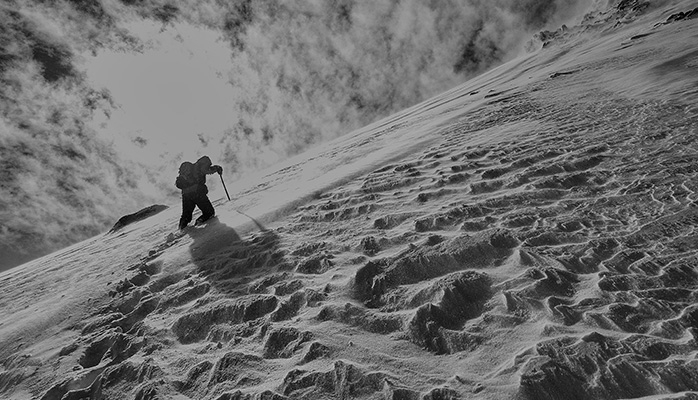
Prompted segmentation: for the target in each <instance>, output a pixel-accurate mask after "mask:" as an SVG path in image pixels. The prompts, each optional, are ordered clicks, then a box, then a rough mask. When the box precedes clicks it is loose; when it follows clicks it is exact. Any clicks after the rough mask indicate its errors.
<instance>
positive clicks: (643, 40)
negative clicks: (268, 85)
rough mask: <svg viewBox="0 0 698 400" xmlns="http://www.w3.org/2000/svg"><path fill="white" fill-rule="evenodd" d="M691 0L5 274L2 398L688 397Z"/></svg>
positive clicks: (594, 19)
mask: <svg viewBox="0 0 698 400" xmlns="http://www.w3.org/2000/svg"><path fill="white" fill-rule="evenodd" d="M696 7H698V4H696V3H695V2H691V1H684V2H675V3H668V2H664V3H661V6H657V5H656V3H652V4H651V5H646V4H645V3H643V2H639V1H624V2H621V3H620V4H619V5H618V6H617V7H615V8H613V9H611V10H609V11H608V12H607V13H598V14H595V15H590V16H589V18H588V19H587V20H586V21H585V23H584V24H583V25H582V26H579V27H573V28H570V29H566V30H560V31H558V32H556V33H549V35H551V36H554V37H555V38H554V40H552V41H551V42H550V43H548V44H547V45H545V46H544V47H543V48H542V49H540V50H538V51H535V52H533V53H530V54H528V55H525V56H522V57H520V58H518V59H515V60H513V61H511V62H509V63H507V64H505V65H503V66H501V67H498V68H496V69H493V70H491V71H489V72H487V73H485V74H483V75H481V76H479V77H478V78H476V79H473V80H470V81H468V82H466V83H465V84H463V85H462V86H459V87H457V88H454V89H453V90H451V91H449V92H446V93H444V94H442V95H440V96H437V97H435V98H432V99H431V100H429V101H426V102H424V103H421V104H419V105H417V106H415V107H412V108H410V109H407V110H405V111H403V112H401V113H399V114H396V115H394V116H392V117H390V118H387V119H385V120H382V121H380V122H378V123H376V124H373V125H371V126H368V127H366V128H364V129H361V130H359V131H356V132H355V133H353V134H350V135H348V136H345V137H343V138H341V139H338V140H335V141H333V142H331V143H328V144H326V145H324V146H322V147H319V148H316V149H314V150H312V151H311V152H308V153H304V154H302V155H300V156H298V157H296V158H294V159H292V160H289V161H288V162H286V163H284V165H281V166H276V167H274V168H273V169H271V170H268V171H265V172H263V173H260V174H259V175H257V176H251V177H248V178H247V179H246V180H245V181H238V182H230V183H228V190H229V191H230V192H231V197H232V200H231V201H229V202H228V201H225V200H227V199H222V198H221V199H219V200H217V201H216V202H214V204H215V206H216V211H217V214H218V218H217V220H215V221H213V222H211V223H209V224H207V225H206V226H202V227H189V228H187V229H186V230H185V231H184V232H182V233H180V232H177V231H176V225H177V221H178V217H179V216H178V214H179V211H180V210H179V209H177V208H170V209H168V210H165V211H163V212H161V213H159V214H157V215H155V216H152V217H150V218H148V219H145V220H143V221H140V222H136V223H133V224H131V225H127V226H125V227H124V228H122V229H121V230H118V231H116V232H114V233H108V234H104V235H100V236H96V237H94V238H92V239H89V240H86V241H84V242H81V243H78V244H76V245H74V246H71V247H70V248H67V249H65V250H62V251H59V252H56V253H54V254H51V255H49V256H46V257H43V258H41V259H38V260H35V261H32V262H30V263H28V264H25V265H22V266H20V267H17V268H15V269H13V270H10V271H8V272H5V273H3V274H1V275H0V310H2V312H1V313H0V397H2V398H9V399H30V398H38V399H46V400H49V399H82V398H91V399H123V398H129V399H130V398H134V399H160V398H163V399H164V398H171V399H220V400H224V399H226V400H227V399H248V398H249V399H277V400H278V399H287V398H288V399H292V398H293V399H296V398H301V399H350V398H360V399H431V400H436V399H466V398H468V399H469V398H478V399H504V398H517V399H583V398H589V399H592V398H593V399H616V398H648V399H649V398H652V399H668V398H682V399H689V398H698V360H697V359H696V354H698V343H696V335H698V308H697V307H696V303H697V300H698V229H697V227H698V207H697V206H696V200H697V196H698V195H697V194H696V190H698V143H697V140H698V139H697V135H698V132H697V130H698V48H696V43H698V22H697V21H698V19H692V18H691V17H692V16H694V17H695V16H696V14H698V10H696V11H695V12H694V13H693V14H688V13H686V12H687V11H693V10H695V9H696ZM679 13H682V14H679ZM209 179H217V178H215V177H210V178H209ZM212 195H213V196H214V197H222V196H223V193H212Z"/></svg>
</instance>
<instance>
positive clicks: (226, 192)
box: [218, 174, 230, 201]
mask: <svg viewBox="0 0 698 400" xmlns="http://www.w3.org/2000/svg"><path fill="white" fill-rule="evenodd" d="M218 176H220V177H221V183H222V184H223V189H224V190H225V195H226V196H227V197H228V201H230V195H229V194H228V188H226V187H225V182H223V174H218Z"/></svg>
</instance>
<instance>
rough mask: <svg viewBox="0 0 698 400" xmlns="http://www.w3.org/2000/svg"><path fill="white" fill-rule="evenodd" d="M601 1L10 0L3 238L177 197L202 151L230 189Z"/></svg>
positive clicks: (114, 216) (1, 134)
mask: <svg viewBox="0 0 698 400" xmlns="http://www.w3.org/2000/svg"><path fill="white" fill-rule="evenodd" d="M598 5H599V1H598V0H519V1H514V0H491V1H483V0H440V1H422V0H382V1H360V0H331V1H320V0H298V1H282V0H258V1H249V0H235V1H229V2H224V3H221V2H218V1H215V0H201V1H197V2H187V1H168V2H165V1H162V0H144V1H139V2H132V1H123V0H100V1H96V2H80V1H58V2H43V1H38V0H8V1H5V2H3V3H2V4H0V82H2V85H0V164H1V165H0V166H1V167H2V169H3V172H4V174H3V175H2V176H1V177H0V189H2V191H1V193H2V194H0V221H1V222H0V253H3V255H4V257H3V259H4V260H11V261H5V264H7V265H9V264H16V263H17V262H21V261H26V260H28V259H30V258H33V257H36V256H38V255H42V254H46V253H47V252H50V251H54V250H57V249H59V248H61V247H64V246H66V245H69V244H71V243H74V242H76V241H78V240H82V239H85V238H87V237H90V236H93V235H96V234H99V233H101V232H104V231H106V230H108V228H109V227H110V226H111V225H112V224H113V223H114V222H115V221H116V220H118V218H120V217H121V216H123V215H125V214H129V213H133V212H136V211H137V210H139V209H141V208H144V207H147V206H149V205H151V204H166V205H170V206H175V207H177V206H178V203H179V193H178V191H177V189H176V188H175V187H174V185H173V182H174V179H175V177H176V171H177V167H178V165H179V164H180V163H181V162H183V161H185V160H190V161H192V160H194V159H196V158H198V157H199V156H201V155H204V154H206V155H209V156H210V157H211V158H212V159H213V161H214V163H217V164H220V165H222V166H223V168H224V176H225V177H226V181H227V182H230V183H229V185H228V189H229V190H232V191H234V190H235V183H234V182H235V181H236V180H238V179H242V178H244V177H245V176H247V175H249V174H250V173H253V172H255V171H259V170H261V169H263V168H266V167H269V166H271V165H273V164H274V163H277V162H280V161H283V160H285V159H287V158H288V157H290V156H294V155H297V154H300V153H302V152H304V151H306V150H308V149H310V148H312V147H314V146H316V145H318V144H320V143H324V142H327V141H328V140H331V139H334V138H337V137H340V136H341V135H343V134H345V133H347V132H350V131H353V130H355V129H358V128H360V127H362V126H365V125H368V124H370V123H371V122H374V121H376V120H379V119H380V118H383V117H387V116H389V115H390V114H393V113H395V112H398V111H400V110H402V109H405V108H407V107H409V106H412V105H414V104H417V103H419V102H421V101H424V100H426V99H427V98H429V97H431V96H434V95H437V94H438V93H441V92H443V91H445V90H448V89H451V88H453V87H455V86H457V85H458V84H460V83H462V82H464V81H466V80H467V79H469V78H471V77H474V76H476V75H477V74H479V73H481V72H483V71H486V70H487V69H489V68H492V67H494V66H496V65H499V64H501V63H503V62H506V61H508V60H510V59H512V58H515V57H517V56H518V55H520V54H521V53H522V52H524V51H535V50H536V49H538V48H540V45H541V43H540V42H539V41H537V40H536V39H534V34H535V33H537V32H539V31H541V30H544V29H550V30H555V29H558V28H559V27H560V26H561V25H562V24H564V23H567V24H574V23H575V21H578V20H579V19H580V18H581V17H582V16H583V15H584V13H585V12H586V11H587V10H588V9H589V8H590V7H594V6H598ZM299 184H302V182H300V183H299ZM216 185H217V183H216V182H215V181H212V182H211V187H212V189H216ZM2 268H3V266H2V265H0V269H2Z"/></svg>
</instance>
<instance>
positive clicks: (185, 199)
mask: <svg viewBox="0 0 698 400" xmlns="http://www.w3.org/2000/svg"><path fill="white" fill-rule="evenodd" d="M195 207H199V210H201V216H200V217H199V218H197V219H196V222H204V221H207V220H208V219H210V218H211V217H213V216H214V215H216V212H215V210H214V209H213V204H211V200H209V199H208V196H206V194H205V193H196V194H193V195H182V218H180V219H179V229H182V228H184V227H185V226H187V225H189V223H190V222H191V219H192V214H193V213H194V208H195Z"/></svg>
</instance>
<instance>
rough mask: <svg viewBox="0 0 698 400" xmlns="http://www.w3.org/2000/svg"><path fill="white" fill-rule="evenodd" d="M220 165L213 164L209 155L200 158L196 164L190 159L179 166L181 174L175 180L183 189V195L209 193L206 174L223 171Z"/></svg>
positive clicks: (176, 184)
mask: <svg viewBox="0 0 698 400" xmlns="http://www.w3.org/2000/svg"><path fill="white" fill-rule="evenodd" d="M221 170H222V169H221V167H220V166H218V165H212V163H211V159H210V158H208V157H207V156H203V157H201V158H199V159H198V160H197V161H196V163H195V164H192V163H190V162H188V161H185V162H183V163H182V165H180V166H179V176H178V177H177V180H176V181H175V186H177V188H179V189H181V190H182V195H183V196H195V195H202V194H203V195H205V194H207V193H208V187H206V175H210V174H213V173H216V172H219V173H220V171H221Z"/></svg>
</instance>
